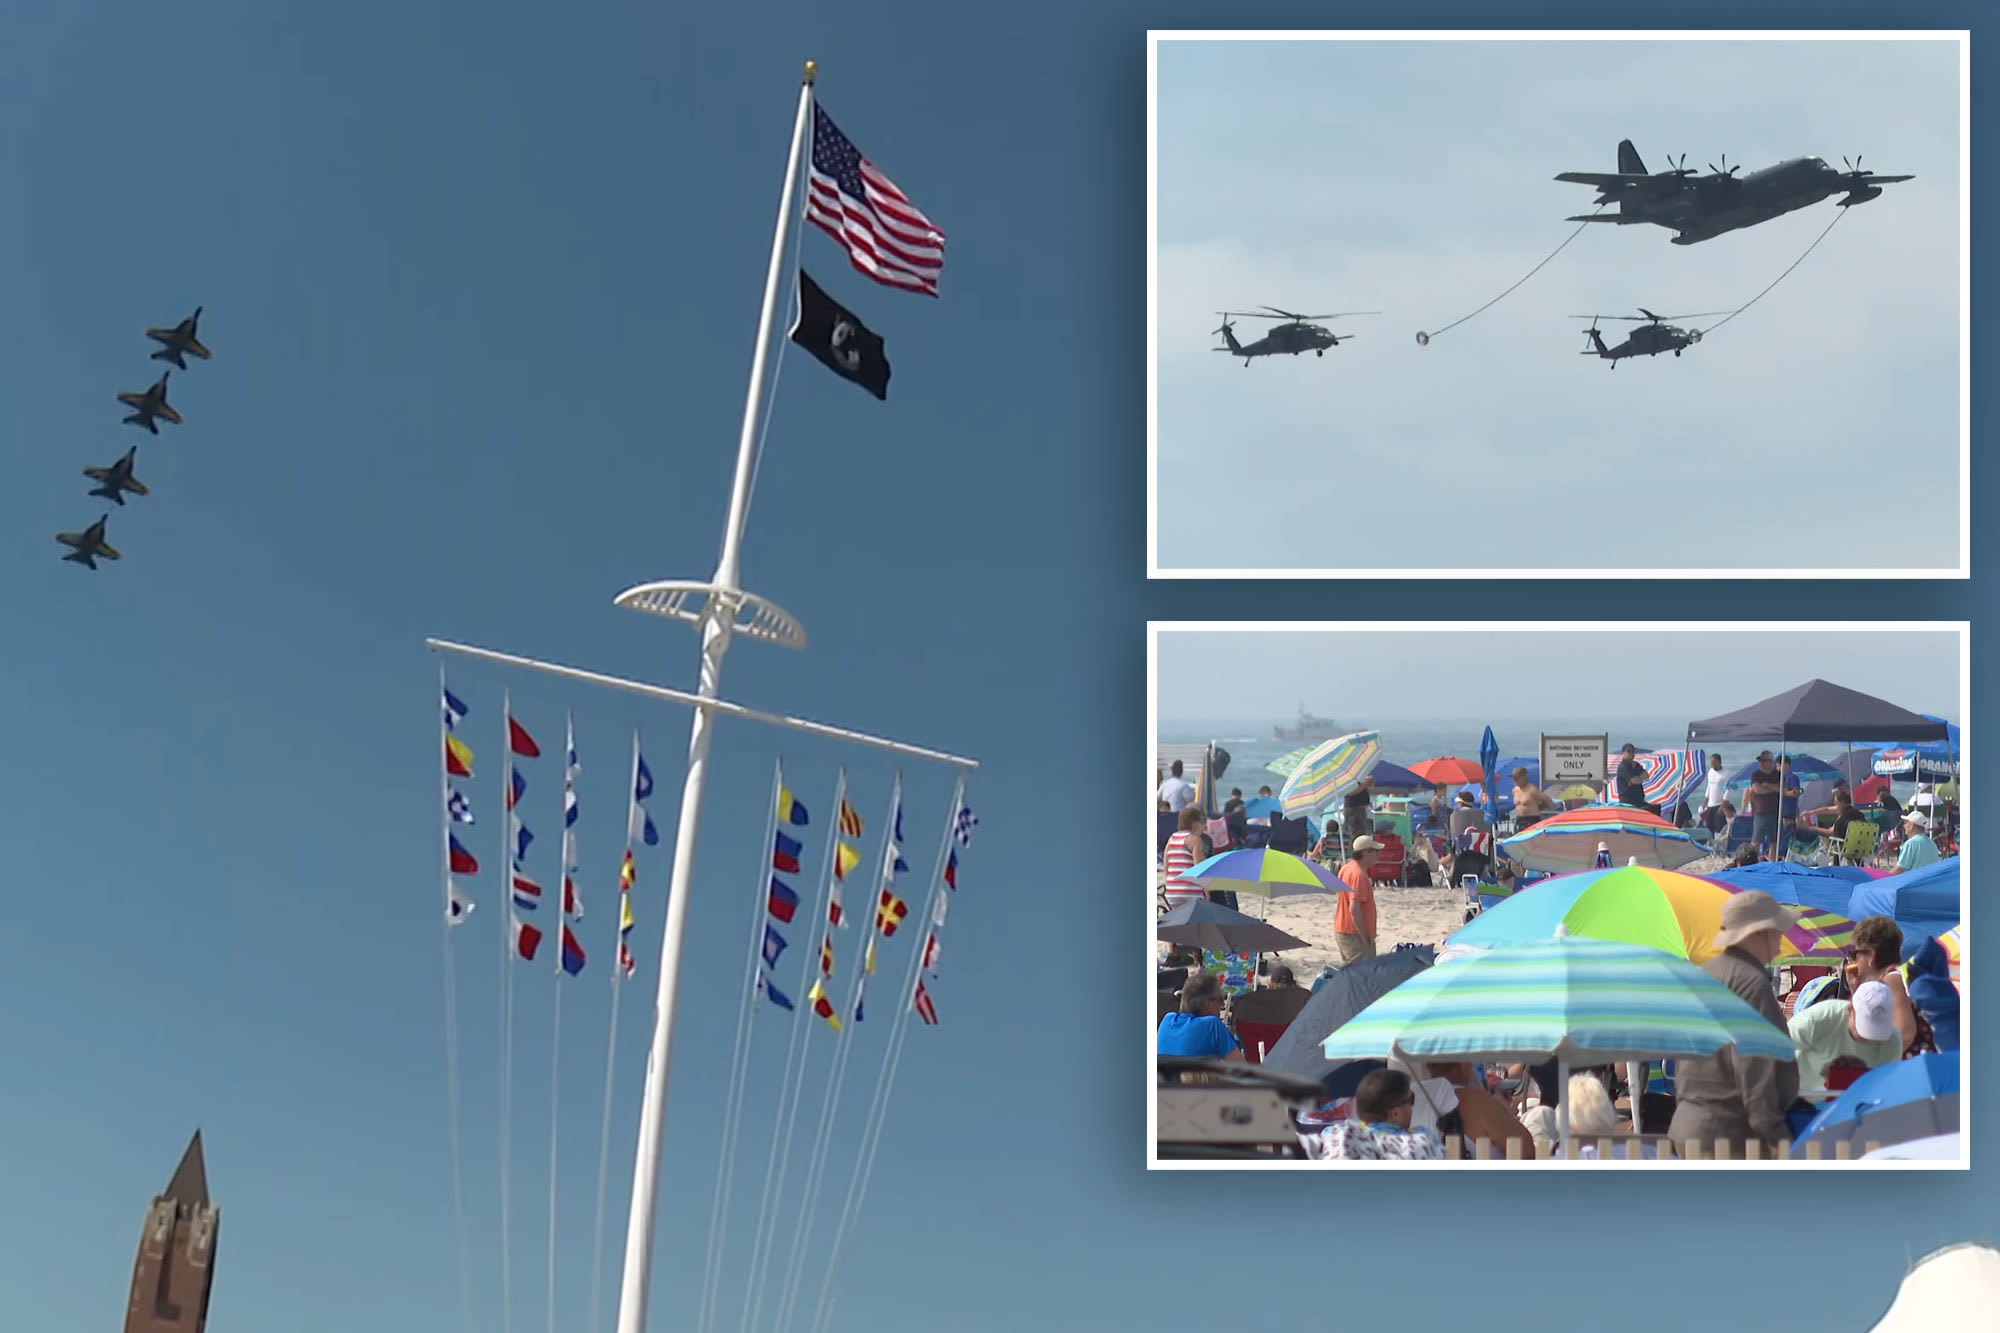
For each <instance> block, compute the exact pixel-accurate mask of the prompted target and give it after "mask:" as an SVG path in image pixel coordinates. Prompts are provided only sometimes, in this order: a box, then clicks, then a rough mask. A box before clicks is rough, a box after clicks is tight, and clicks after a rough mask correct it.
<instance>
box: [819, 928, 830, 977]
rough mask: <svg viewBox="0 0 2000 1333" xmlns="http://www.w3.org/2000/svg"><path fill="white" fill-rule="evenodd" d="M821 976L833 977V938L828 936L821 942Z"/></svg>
mask: <svg viewBox="0 0 2000 1333" xmlns="http://www.w3.org/2000/svg"><path fill="white" fill-rule="evenodd" d="M819 974H820V975H821V976H823V977H830V976H832V975H833V936H831V935H828V936H826V937H825V938H824V939H822V940H821V941H820V942H819Z"/></svg>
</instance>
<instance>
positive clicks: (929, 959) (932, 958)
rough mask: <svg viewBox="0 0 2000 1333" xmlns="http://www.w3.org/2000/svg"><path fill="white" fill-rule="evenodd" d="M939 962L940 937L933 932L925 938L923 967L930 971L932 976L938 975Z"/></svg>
mask: <svg viewBox="0 0 2000 1333" xmlns="http://www.w3.org/2000/svg"><path fill="white" fill-rule="evenodd" d="M937 963H938V937H937V934H936V932H932V934H931V935H930V936H929V937H928V938H926V939H925V940H924V961H923V963H922V967H923V969H924V971H926V972H928V973H930V974H931V975H932V976H936V975H937V970H938V967H937Z"/></svg>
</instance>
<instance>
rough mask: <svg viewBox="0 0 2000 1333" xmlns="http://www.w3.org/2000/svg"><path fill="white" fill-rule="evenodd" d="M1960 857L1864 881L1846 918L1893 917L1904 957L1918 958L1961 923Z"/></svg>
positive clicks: (1853, 893)
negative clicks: (1931, 942)
mask: <svg viewBox="0 0 2000 1333" xmlns="http://www.w3.org/2000/svg"><path fill="white" fill-rule="evenodd" d="M1959 892H1960V877H1959V870H1958V858H1957V857H1955V856H1947V857H1945V858H1944V859H1943V860H1942V861H1933V862H1932V863H1931V864H1929V865H1927V866H1925V867H1924V868H1923V869H1922V870H1910V871H1906V872H1904V873H1903V874H1900V875H1884V876H1882V877H1881V878H1880V879H1869V880H1863V881H1862V882H1861V883H1859V884H1856V885H1855V886H1854V888H1853V890H1852V891H1851V893H1850V895H1849V897H1848V902H1847V908H1846V915H1847V916H1849V917H1851V918H1853V919H1854V920H1856V921H1859V920H1861V918H1863V917H1865V916H1886V917H1893V918H1894V919H1895V922H1896V924H1897V926H1899V927H1901V929H1902V932H1903V957H1905V958H1909V957H1912V956H1913V955H1915V953H1916V952H1917V950H1918V949H1920V948H1922V947H1923V943H1924V941H1925V940H1926V939H1927V938H1929V937H1930V936H1932V935H1942V934H1944V933H1945V932H1946V931H1947V930H1950V929H1951V928H1952V927H1953V926H1956V925H1957V924H1958V923H1959V918H1960V917H1961V916H1962V915H1963V914H1964V910H1965V909H1964V905H1963V903H1962V901H1961V899H1960V897H1959Z"/></svg>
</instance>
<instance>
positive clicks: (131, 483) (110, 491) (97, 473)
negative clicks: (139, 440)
mask: <svg viewBox="0 0 2000 1333" xmlns="http://www.w3.org/2000/svg"><path fill="white" fill-rule="evenodd" d="M138 452H139V446H138V445H136V444H135V445H133V446H132V447H131V448H130V449H127V450H126V451H125V456H124V457H123V458H121V459H119V460H118V461H117V462H115V463H113V464H112V465H111V466H110V467H87V468H85V469H84V470H83V475H84V476H86V477H89V478H90V479H91V480H93V481H95V482H97V483H98V486H97V489H96V490H94V491H92V492H90V493H91V494H92V495H97V496H102V497H103V498H104V499H106V500H109V501H111V502H112V503H113V504H115V505H119V506H121V507H122V506H123V505H124V503H125V493H126V492H128V491H129V492H131V493H132V494H133V495H149V494H151V492H150V491H148V490H147V489H146V483H145V482H143V481H140V480H139V479H138V478H137V477H135V476H133V475H132V459H133V457H134V456H135V455H137V454H138Z"/></svg>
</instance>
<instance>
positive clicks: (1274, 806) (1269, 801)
mask: <svg viewBox="0 0 2000 1333" xmlns="http://www.w3.org/2000/svg"><path fill="white" fill-rule="evenodd" d="M1284 812H1285V806H1284V803H1283V802H1282V801H1280V800H1279V799H1278V798H1277V797H1275V796H1252V797H1251V798H1250V799H1249V800H1247V801H1245V802H1244V803H1243V814H1244V816H1245V817H1246V818H1249V819H1269V818H1270V817H1271V816H1272V815H1281V814H1283V813H1284Z"/></svg>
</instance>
